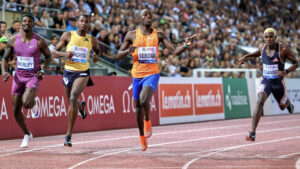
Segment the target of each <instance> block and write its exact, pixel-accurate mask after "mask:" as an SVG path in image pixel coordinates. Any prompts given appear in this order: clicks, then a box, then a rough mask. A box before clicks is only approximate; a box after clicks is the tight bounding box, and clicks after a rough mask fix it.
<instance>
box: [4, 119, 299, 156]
mask: <svg viewBox="0 0 300 169" xmlns="http://www.w3.org/2000/svg"><path fill="white" fill-rule="evenodd" d="M299 120H300V119H292V120H277V121H270V122H264V123H263V125H265V124H276V123H282V122H292V121H299ZM250 125H251V124H243V125H233V126H225V127H224V126H223V127H211V128H201V129H194V130H182V131H174V132H163V133H156V134H153V136H158V135H167V134H178V133H187V132H198V131H206V130H219V129H227V128H236V127H246V126H250ZM158 127H162V128H163V127H164V126H158ZM137 137H138V136H127V137H117V138H110V139H99V140H90V141H81V142H75V143H73V145H76V144H86V143H96V142H103V141H113V140H121V139H131V138H137ZM62 146H63V145H62V144H53V145H48V146H40V147H36V148H33V149H27V150H24V149H12V150H2V151H0V152H5V151H7V152H10V151H15V150H24V151H18V152H14V153H9V154H3V155H0V157H6V156H10V155H16V154H21V153H27V152H32V151H37V150H43V149H47V148H56V147H62Z"/></svg>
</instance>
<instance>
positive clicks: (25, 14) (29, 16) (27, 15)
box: [22, 14, 34, 23]
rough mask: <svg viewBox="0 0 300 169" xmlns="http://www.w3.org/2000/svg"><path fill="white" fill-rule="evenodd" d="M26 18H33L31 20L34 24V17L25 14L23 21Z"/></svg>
mask: <svg viewBox="0 0 300 169" xmlns="http://www.w3.org/2000/svg"><path fill="white" fill-rule="evenodd" d="M25 17H29V18H31V19H32V22H33V23H34V17H33V16H32V15H30V14H24V15H23V16H22V20H23V19H24V18H25Z"/></svg>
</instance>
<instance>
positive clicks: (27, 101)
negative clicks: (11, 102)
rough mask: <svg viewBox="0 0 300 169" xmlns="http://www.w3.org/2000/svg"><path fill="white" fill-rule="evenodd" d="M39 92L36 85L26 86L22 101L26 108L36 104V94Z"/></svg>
mask: <svg viewBox="0 0 300 169" xmlns="http://www.w3.org/2000/svg"><path fill="white" fill-rule="evenodd" d="M36 94H37V89H36V88H34V87H29V88H26V90H25V92H24V94H23V97H22V102H23V106H24V108H26V109H31V108H33V106H34V105H35V96H36Z"/></svg>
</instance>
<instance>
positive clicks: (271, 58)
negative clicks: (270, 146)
mask: <svg viewBox="0 0 300 169" xmlns="http://www.w3.org/2000/svg"><path fill="white" fill-rule="evenodd" d="M276 38H277V37H276V30H275V29H273V28H268V29H266V30H265V31H264V41H265V42H264V43H262V44H260V45H259V50H257V51H255V52H253V53H250V54H247V55H245V56H243V57H242V58H241V59H240V60H239V63H240V64H242V63H243V62H244V61H245V60H246V59H247V58H250V57H259V56H262V62H263V75H262V79H261V82H260V86H259V90H258V100H257V104H256V107H255V109H254V112H253V120H252V130H251V131H250V134H249V135H248V136H246V140H247V141H255V132H256V127H257V125H258V122H259V119H260V117H261V115H262V110H263V106H264V103H265V101H266V99H267V98H268V97H269V95H270V94H271V93H272V94H273V96H274V97H275V99H276V101H277V103H278V105H279V107H280V109H281V110H284V109H285V108H287V109H288V111H289V113H293V112H294V106H293V105H292V103H291V102H290V101H289V99H288V98H287V97H286V88H285V82H284V76H285V75H287V74H288V73H289V72H291V71H294V70H296V69H297V67H298V62H297V60H296V58H295V56H294V55H293V54H292V52H291V50H290V49H289V48H288V47H287V46H286V45H285V44H282V43H277V42H276ZM287 59H288V60H290V61H291V62H292V63H293V65H292V66H291V67H289V68H288V69H284V65H285V62H286V60H287Z"/></svg>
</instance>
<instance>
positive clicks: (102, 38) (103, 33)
mask: <svg viewBox="0 0 300 169" xmlns="http://www.w3.org/2000/svg"><path fill="white" fill-rule="evenodd" d="M99 34H100V35H99V37H98V38H97V40H98V42H100V43H99V48H100V50H101V51H102V52H104V51H105V50H106V47H105V46H104V45H103V43H105V37H106V30H105V29H101V30H100V31H99Z"/></svg>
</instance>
